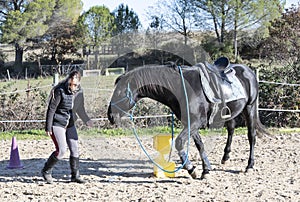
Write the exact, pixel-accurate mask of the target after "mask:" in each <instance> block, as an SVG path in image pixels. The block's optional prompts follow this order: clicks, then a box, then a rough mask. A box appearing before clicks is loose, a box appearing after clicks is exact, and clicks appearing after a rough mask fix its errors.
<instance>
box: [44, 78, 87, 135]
mask: <svg viewBox="0 0 300 202" xmlns="http://www.w3.org/2000/svg"><path fill="white" fill-rule="evenodd" d="M76 113H78V115H79V117H80V118H81V119H82V120H83V121H84V122H85V123H86V122H87V121H89V120H90V119H89V117H88V116H87V114H86V112H85V108H84V97H83V91H82V89H81V88H80V87H79V90H78V91H77V92H76V93H75V94H73V93H72V92H71V91H70V90H69V88H68V82H67V81H66V82H62V83H61V84H58V86H56V87H55V88H54V89H53V91H51V95H50V101H49V105H48V109H47V113H46V125H45V130H46V131H51V130H52V126H60V127H63V128H69V127H72V126H74V122H75V120H76V119H77V116H76Z"/></svg>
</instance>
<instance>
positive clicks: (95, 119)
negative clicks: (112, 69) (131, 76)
mask: <svg viewBox="0 0 300 202" xmlns="http://www.w3.org/2000/svg"><path fill="white" fill-rule="evenodd" d="M257 80H258V82H259V83H267V84H274V85H287V86H295V87H299V86H300V84H290V83H281V82H271V81H264V80H259V72H257ZM45 87H49V86H42V87H39V88H45ZM30 90H32V89H26V90H20V91H13V92H5V93H0V95H1V94H13V93H21V92H27V91H30ZM97 90H99V89H97ZM102 90H106V91H109V90H111V89H102ZM111 91H112V90H111ZM258 102H259V98H258ZM257 104H258V103H257ZM258 111H273V112H292V113H299V112H300V110H291V109H277V108H259V107H258ZM171 116H172V115H171V114H162V115H161V114H160V115H152V116H137V117H133V118H135V119H143V118H159V117H171ZM92 120H93V121H107V120H108V119H107V118H94V119H92ZM41 122H45V120H0V123H41Z"/></svg>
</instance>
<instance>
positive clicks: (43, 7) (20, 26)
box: [0, 0, 55, 72]
mask: <svg viewBox="0 0 300 202" xmlns="http://www.w3.org/2000/svg"><path fill="white" fill-rule="evenodd" d="M54 6H55V0H33V1H26V0H14V1H1V3H0V10H1V12H0V19H1V24H0V25H1V26H0V31H1V42H2V43H11V44H14V45H15V71H16V72H20V71H21V70H22V60H23V50H24V45H25V42H26V41H28V40H31V39H33V38H35V37H37V36H41V35H43V34H44V33H45V32H46V31H47V29H48V25H47V21H48V20H49V19H50V17H51V15H52V12H53V10H54Z"/></svg>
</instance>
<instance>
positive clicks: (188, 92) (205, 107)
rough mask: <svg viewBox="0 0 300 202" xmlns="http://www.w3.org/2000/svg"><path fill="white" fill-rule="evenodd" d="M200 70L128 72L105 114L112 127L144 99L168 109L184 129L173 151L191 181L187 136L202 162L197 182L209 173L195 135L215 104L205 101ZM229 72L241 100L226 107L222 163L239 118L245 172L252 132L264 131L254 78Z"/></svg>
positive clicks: (242, 71) (243, 70)
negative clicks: (246, 146)
mask: <svg viewBox="0 0 300 202" xmlns="http://www.w3.org/2000/svg"><path fill="white" fill-rule="evenodd" d="M200 66H202V67H203V66H204V65H203V64H198V65H195V66H193V67H190V68H183V69H182V71H179V70H180V69H177V68H176V67H175V68H174V67H173V68H171V67H170V66H145V67H139V68H136V69H134V70H132V71H129V72H127V73H126V74H123V75H121V76H119V77H118V78H117V80H116V83H115V90H114V92H113V95H112V98H111V101H110V104H109V107H108V112H107V115H108V119H109V121H110V122H111V123H112V124H114V123H119V121H120V118H121V117H123V116H125V115H129V114H128V111H129V110H130V109H131V108H133V106H134V105H135V103H136V102H138V100H140V99H142V98H145V97H148V98H151V99H154V100H156V101H159V102H160V103H162V104H164V105H166V106H168V107H170V109H171V110H172V111H173V112H174V114H175V115H176V117H177V118H178V119H179V120H180V121H181V122H182V125H183V127H184V128H183V130H182V131H181V133H180V134H179V135H178V136H177V138H176V140H175V148H176V150H177V151H178V154H179V157H180V159H181V161H182V162H183V163H184V162H185V165H184V168H185V169H187V170H188V172H189V174H190V175H191V176H192V177H193V178H196V173H195V166H193V165H192V163H191V162H190V161H189V160H188V157H187V155H186V152H185V150H184V145H185V143H186V142H187V140H188V134H189V132H190V137H192V138H193V140H194V142H195V145H196V147H197V149H198V150H199V153H200V157H201V159H202V166H203V172H202V176H201V178H202V177H204V176H205V174H208V173H209V171H210V170H211V166H210V163H209V160H208V158H207V155H206V153H205V150H204V145H203V142H202V140H201V137H200V135H199V129H202V128H206V127H208V120H209V117H210V115H211V114H212V110H213V107H214V106H215V104H214V103H212V102H210V101H209V100H208V98H207V96H206V95H205V92H204V90H203V87H202V85H201V82H200V81H201V76H200V74H199V71H201V68H199V67H200ZM231 68H232V69H233V70H234V71H235V72H236V76H237V78H238V80H240V82H241V84H242V86H243V88H244V91H245V98H242V99H238V100H235V101H230V102H228V103H226V106H227V107H228V108H229V110H230V111H231V117H230V118H227V119H226V120H225V126H226V128H227V131H228V139H227V143H226V147H225V149H224V156H223V158H222V163H225V161H227V160H228V159H229V153H230V151H231V142H232V136H233V133H234V128H235V125H236V124H235V120H234V119H235V118H236V117H237V116H238V115H240V114H242V115H243V117H244V118H245V121H246V124H247V128H248V140H249V144H250V154H249V160H248V165H247V168H246V171H247V170H248V169H251V168H253V165H254V145H255V137H256V129H257V130H258V132H262V133H263V132H266V131H265V130H264V128H263V126H262V124H261V122H260V121H259V117H258V115H257V105H256V99H257V95H258V82H257V80H256V76H255V74H254V73H253V71H252V70H251V69H250V68H249V67H247V66H244V65H240V64H235V65H231ZM182 75H183V76H182ZM187 100H188V103H187Z"/></svg>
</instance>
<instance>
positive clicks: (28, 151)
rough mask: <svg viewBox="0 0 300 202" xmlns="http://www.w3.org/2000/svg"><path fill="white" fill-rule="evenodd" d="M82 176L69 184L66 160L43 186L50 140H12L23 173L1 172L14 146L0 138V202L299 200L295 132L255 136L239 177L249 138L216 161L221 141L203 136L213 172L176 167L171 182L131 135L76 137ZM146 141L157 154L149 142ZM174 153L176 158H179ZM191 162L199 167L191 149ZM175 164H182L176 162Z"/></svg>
mask: <svg viewBox="0 0 300 202" xmlns="http://www.w3.org/2000/svg"><path fill="white" fill-rule="evenodd" d="M80 138H81V139H80V149H81V165H80V166H81V169H80V170H81V175H82V177H83V178H84V179H85V180H87V183H86V184H77V183H69V182H68V180H69V172H70V171H69V166H68V158H67V156H66V158H65V159H64V160H62V161H60V162H59V163H58V164H57V166H56V167H55V169H54V171H53V176H54V177H55V178H56V180H55V182H54V184H51V185H50V184H46V183H45V182H44V181H43V179H42V177H41V175H40V170H41V169H42V167H43V164H44V162H45V161H46V159H47V158H48V156H49V155H50V153H51V151H52V150H53V144H52V142H51V140H50V139H49V140H48V139H47V140H39V141H35V140H30V141H29V140H26V141H23V140H17V144H18V150H19V155H20V159H21V163H22V164H23V165H24V168H23V169H6V167H7V165H8V163H9V159H10V150H11V143H12V141H11V140H10V141H8V140H7V141H1V149H0V201H2V202H4V201H18V202H19V201H43V202H44V201H233V202H236V201H243V202H244V201H251V202H253V201H272V202H273V201H293V202H294V201H300V172H299V171H300V170H299V167H300V166H299V165H300V150H299V146H300V134H288V135H286V134H285V135H283V134H281V135H273V136H272V137H271V138H270V137H264V138H260V139H259V138H258V139H257V144H256V147H255V160H256V164H255V168H254V169H253V171H251V172H247V173H245V172H244V169H245V168H246V165H247V159H248V151H249V145H248V141H247V137H246V136H245V135H242V136H234V138H233V145H232V152H231V158H230V160H229V161H228V163H227V164H225V165H222V164H220V160H221V158H222V155H223V149H224V146H225V142H226V137H225V136H221V137H216V136H215V137H203V140H204V142H205V145H206V146H207V150H209V151H208V153H209V159H210V162H211V164H212V167H213V171H211V173H210V175H209V177H208V178H207V179H203V180H200V179H199V178H198V179H192V178H191V177H190V176H189V175H188V174H187V172H186V171H184V170H180V171H179V172H177V173H176V177H175V178H156V177H154V176H153V165H152V164H151V163H150V161H149V160H148V158H147V157H146V156H145V155H144V153H143V152H142V150H141V148H140V147H139V145H138V144H137V141H136V139H135V138H134V137H119V138H103V137H101V136H99V137H98V138H95V139H91V138H90V139H88V138H82V137H80ZM142 141H143V144H144V145H145V147H146V149H148V151H149V152H150V154H151V155H154V151H153V150H151V148H152V138H149V137H147V138H146V137H143V138H142ZM176 158H177V156H175V158H174V159H176ZM190 159H191V160H192V162H194V163H195V165H197V172H198V175H199V176H200V174H201V172H202V170H201V163H200V162H199V154H198V152H197V151H196V149H195V146H194V144H191V147H190ZM176 162H177V165H180V164H179V162H178V158H177V159H176Z"/></svg>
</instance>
